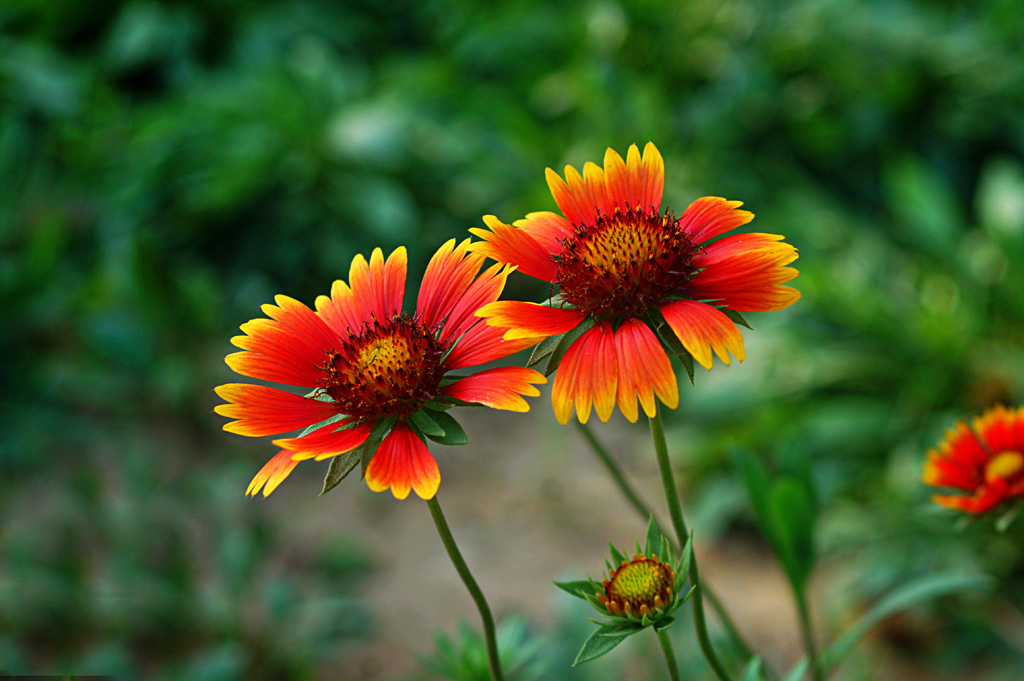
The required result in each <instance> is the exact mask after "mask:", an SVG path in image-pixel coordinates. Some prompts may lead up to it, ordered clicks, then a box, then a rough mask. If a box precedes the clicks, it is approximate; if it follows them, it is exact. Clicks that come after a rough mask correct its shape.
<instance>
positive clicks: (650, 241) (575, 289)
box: [555, 208, 698, 317]
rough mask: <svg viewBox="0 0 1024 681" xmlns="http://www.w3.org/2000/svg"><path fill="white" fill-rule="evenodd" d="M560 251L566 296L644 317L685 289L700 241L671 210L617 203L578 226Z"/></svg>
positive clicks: (607, 311)
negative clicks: (696, 241)
mask: <svg viewBox="0 0 1024 681" xmlns="http://www.w3.org/2000/svg"><path fill="white" fill-rule="evenodd" d="M562 246H563V249H562V253H561V255H559V256H558V274H557V276H556V279H555V282H556V283H557V284H558V285H559V286H560V287H561V289H562V296H563V298H564V299H565V301H566V302H567V303H569V304H571V305H572V306H573V307H575V308H577V309H580V310H583V311H584V312H586V313H587V314H589V315H592V316H606V315H626V316H631V317H635V316H639V315H641V314H643V313H644V312H645V311H646V310H647V309H648V308H649V307H650V306H651V305H655V304H658V303H661V302H664V301H666V300H669V299H671V298H672V297H673V296H674V295H678V294H679V293H680V292H682V291H685V289H686V282H687V281H688V280H689V279H690V278H691V277H692V276H693V275H694V274H695V273H696V271H697V269H696V268H695V267H694V266H693V264H692V260H693V256H694V255H695V254H696V253H697V250H698V249H697V246H695V245H694V243H693V242H692V241H690V239H689V237H687V235H686V234H684V233H683V232H681V231H680V230H679V229H678V227H677V225H676V219H675V217H674V216H673V215H672V214H671V213H670V212H666V213H665V215H663V216H662V215H658V213H656V212H653V211H652V212H647V211H637V210H633V209H630V210H627V211H626V212H624V213H623V212H621V211H620V210H619V209H617V208H616V210H615V213H614V214H613V215H598V217H597V220H596V221H595V222H594V224H592V225H578V226H576V227H575V231H574V233H573V235H572V236H571V237H569V238H568V239H566V240H565V241H564V242H563V244H562Z"/></svg>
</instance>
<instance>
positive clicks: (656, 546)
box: [644, 515, 662, 557]
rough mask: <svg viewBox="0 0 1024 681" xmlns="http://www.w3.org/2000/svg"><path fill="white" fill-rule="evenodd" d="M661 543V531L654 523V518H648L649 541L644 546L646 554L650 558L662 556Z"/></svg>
mask: <svg viewBox="0 0 1024 681" xmlns="http://www.w3.org/2000/svg"><path fill="white" fill-rule="evenodd" d="M661 542H662V536H661V531H660V530H659V529H658V526H657V525H656V524H655V522H654V516H653V515H652V516H648V518H647V541H646V542H645V544H644V554H645V555H646V556H648V557H650V556H660V555H661Z"/></svg>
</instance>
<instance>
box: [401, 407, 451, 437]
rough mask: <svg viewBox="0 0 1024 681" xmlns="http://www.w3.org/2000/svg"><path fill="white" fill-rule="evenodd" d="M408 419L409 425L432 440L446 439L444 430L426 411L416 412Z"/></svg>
mask: <svg viewBox="0 0 1024 681" xmlns="http://www.w3.org/2000/svg"><path fill="white" fill-rule="evenodd" d="M408 418H409V423H411V424H412V425H413V426H415V427H416V429H417V430H419V431H420V432H421V433H423V434H424V435H426V436H427V437H429V438H430V439H434V438H435V437H444V428H442V427H441V426H440V425H438V423H437V421H435V420H434V419H432V418H430V415H429V414H428V413H427V412H426V411H415V412H413V413H411V414H409V417H408Z"/></svg>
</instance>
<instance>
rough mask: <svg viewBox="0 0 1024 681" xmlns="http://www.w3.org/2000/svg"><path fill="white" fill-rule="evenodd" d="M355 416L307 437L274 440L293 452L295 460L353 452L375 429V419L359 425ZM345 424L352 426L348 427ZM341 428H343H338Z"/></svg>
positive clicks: (319, 458)
mask: <svg viewBox="0 0 1024 681" xmlns="http://www.w3.org/2000/svg"><path fill="white" fill-rule="evenodd" d="M354 422H355V419H354V418H348V419H342V420H341V421H338V422H337V423H332V424H330V425H328V426H324V427H323V428H320V429H318V430H315V431H313V432H312V433H310V434H309V435H306V436H305V437H291V438H285V439H281V440H274V444H275V445H277V446H278V447H281V448H282V449H287V450H288V451H290V452H291V453H292V459H294V460H295V461H304V460H306V459H314V458H315V459H316V460H317V461H323V460H324V459H329V458H331V457H332V456H338V455H339V454H344V453H346V452H351V451H352V450H353V449H355V448H356V447H358V446H359V445H361V444H363V443H364V442H366V438H367V437H369V436H370V431H371V430H373V425H374V421H373V419H368V420H366V421H363V422H362V423H359V424H357V425H354V426H353V425H351V424H352V423H354ZM345 426H351V427H350V428H346V427H345ZM339 428H341V430H338V429H339Z"/></svg>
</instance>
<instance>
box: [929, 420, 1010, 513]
mask: <svg viewBox="0 0 1024 681" xmlns="http://www.w3.org/2000/svg"><path fill="white" fill-rule="evenodd" d="M922 479H923V480H924V482H925V484H927V485H932V486H934V487H948V488H952V489H957V490H962V491H964V492H966V493H967V494H936V495H934V496H933V497H932V499H933V500H934V501H935V503H937V504H941V505H942V506H947V507H949V508H954V509H958V510H961V511H966V512H967V513H987V512H989V511H991V510H992V509H994V508H996V507H997V506H999V505H1000V504H1002V503H1003V502H1005V501H1009V500H1011V499H1016V498H1020V497H1024V407H1022V408H1019V409H1016V410H1014V409H1007V408H1006V407H1003V406H997V407H993V408H992V409H989V410H988V411H986V412H985V413H984V414H982V415H981V416H978V417H975V418H974V420H973V423H972V424H971V425H968V424H967V423H966V422H964V421H958V422H957V424H956V428H954V429H950V430H947V431H946V437H945V439H944V440H943V441H942V442H941V443H939V447H938V449H933V450H930V451H929V452H928V461H927V463H925V466H924V476H923V478H922Z"/></svg>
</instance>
